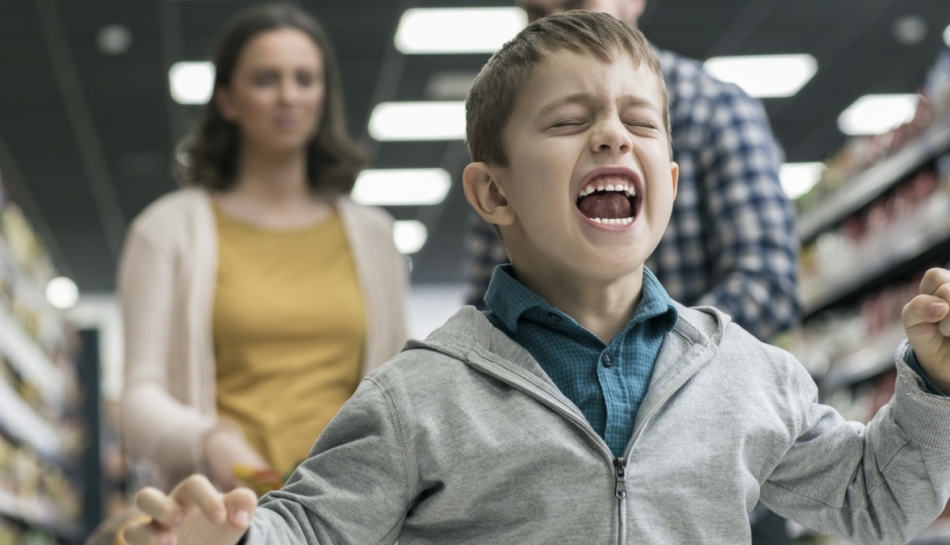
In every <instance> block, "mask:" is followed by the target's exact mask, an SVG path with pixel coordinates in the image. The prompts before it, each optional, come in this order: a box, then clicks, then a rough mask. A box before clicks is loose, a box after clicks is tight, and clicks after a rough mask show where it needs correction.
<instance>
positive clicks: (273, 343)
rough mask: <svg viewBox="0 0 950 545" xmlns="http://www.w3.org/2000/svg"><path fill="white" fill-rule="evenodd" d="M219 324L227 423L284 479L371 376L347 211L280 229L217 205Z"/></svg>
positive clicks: (221, 403) (215, 321)
mask: <svg viewBox="0 0 950 545" xmlns="http://www.w3.org/2000/svg"><path fill="white" fill-rule="evenodd" d="M215 222H216V224H217V229H218V279H217V280H218V281H217V286H216V288H215V296H214V309H213V317H212V328H213V334H214V352H215V359H216V365H217V404H218V412H219V417H220V418H222V419H226V420H230V421H232V422H234V423H236V424H238V425H239V426H240V427H241V429H242V430H243V431H244V434H245V436H246V437H247V439H248V442H249V443H250V444H251V445H252V446H253V447H254V448H256V449H257V450H258V452H260V453H261V454H262V455H263V456H264V459H266V460H267V462H268V463H270V464H271V467H273V468H274V469H275V470H277V471H279V472H280V473H282V474H283V473H286V472H287V471H288V470H290V469H291V468H293V467H294V466H295V465H296V464H297V463H298V462H300V461H301V460H303V459H304V458H306V457H307V454H308V453H309V452H310V447H312V446H313V442H314V441H315V440H316V438H317V436H318V435H320V433H321V432H322V431H323V428H325V427H326V425H327V424H328V423H329V422H330V419H331V418H333V415H335V414H336V412H337V411H338V410H339V409H340V407H341V406H342V405H343V403H345V402H346V400H347V399H349V398H350V396H351V395H352V394H353V392H354V391H356V387H357V385H358V384H359V381H360V378H361V376H360V375H361V368H360V362H361V361H362V350H363V343H364V341H365V339H366V317H365V313H364V309H363V298H362V294H361V292H360V288H359V285H358V281H357V276H356V270H355V268H354V265H353V259H352V257H351V255H350V249H349V246H348V244H347V240H346V234H345V232H344V230H343V224H342V222H341V220H340V216H339V214H338V213H337V212H336V211H335V210H334V211H333V212H332V213H331V214H330V217H329V218H328V219H326V220H324V221H322V222H320V223H319V224H318V225H316V226H313V227H308V228H303V229H295V230H270V229H265V228H260V227H256V226H252V225H249V224H246V223H243V222H241V221H239V220H237V219H235V218H232V217H229V216H228V215H227V214H226V213H224V212H222V211H221V210H219V209H218V208H217V207H215Z"/></svg>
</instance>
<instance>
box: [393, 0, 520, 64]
mask: <svg viewBox="0 0 950 545" xmlns="http://www.w3.org/2000/svg"><path fill="white" fill-rule="evenodd" d="M527 24H528V18H527V15H526V14H525V12H524V10H523V9H521V8H518V7H496V8H412V9H407V10H406V11H405V12H404V13H403V14H402V17H401V18H400V19H399V26H398V27H397V28H396V37H395V42H396V49H398V50H399V51H400V52H402V53H406V54H433V53H435V54H445V53H494V52H495V51H497V50H498V49H499V48H501V46H502V45H504V43H505V42H507V41H508V40H510V39H512V38H514V37H515V34H517V33H518V32H519V31H521V29H523V28H524V27H525V25H527Z"/></svg>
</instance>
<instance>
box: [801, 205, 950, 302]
mask: <svg viewBox="0 0 950 545" xmlns="http://www.w3.org/2000/svg"><path fill="white" fill-rule="evenodd" d="M947 241H950V196H946V195H945V194H942V195H941V196H940V197H939V198H938V197H935V198H934V199H932V200H931V201H930V202H928V203H927V208H926V209H925V210H921V211H920V213H918V214H914V216H913V217H911V218H909V219H908V220H907V221H905V222H903V224H901V225H897V226H895V227H894V228H893V229H888V231H887V232H886V233H884V234H883V235H881V238H880V239H879V240H878V241H876V242H872V243H869V245H868V246H869V247H872V248H873V251H864V252H861V253H856V254H855V256H853V257H852V258H851V259H850V260H848V261H843V262H842V263H839V264H838V265H839V267H838V269H837V271H836V272H835V273H833V274H826V275H823V276H820V277H818V278H812V279H806V278H803V279H802V281H801V282H800V285H799V288H800V289H799V299H800V301H801V303H802V310H803V312H804V315H805V316H809V315H811V314H814V313H815V312H816V311H818V310H820V309H822V308H825V307H827V306H829V305H830V304H832V303H834V302H835V301H837V300H840V299H843V298H845V297H847V296H848V295H850V294H852V293H854V292H856V291H857V290H859V289H861V288H862V287H864V286H865V285H867V284H868V283H869V282H871V281H873V280H874V279H875V278H878V277H880V276H881V275H883V274H885V273H887V272H888V271H891V270H893V269H894V268H896V267H898V266H900V265H902V264H904V263H906V262H908V261H909V260H911V259H914V258H916V257H918V256H920V255H922V254H924V253H925V252H927V251H928V250H930V249H932V248H935V247H937V246H938V245H940V244H941V243H944V242H947Z"/></svg>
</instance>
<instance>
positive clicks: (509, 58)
mask: <svg viewBox="0 0 950 545" xmlns="http://www.w3.org/2000/svg"><path fill="white" fill-rule="evenodd" d="M561 50H568V51H573V52H575V53H589V54H593V55H594V56H596V57H597V58H599V59H601V60H603V61H606V62H612V61H614V60H615V57H616V55H617V53H626V54H627V55H629V56H630V57H631V58H632V59H633V66H632V67H633V68H636V67H638V66H640V63H641V62H645V63H647V67H648V68H649V69H650V71H651V72H652V73H653V74H655V75H656V76H657V78H658V79H659V80H660V93H661V96H662V97H663V109H664V115H663V121H664V123H665V127H666V131H667V139H668V140H669V141H670V142H671V144H670V145H671V146H672V140H671V139H670V138H669V130H670V113H669V104H668V100H669V99H668V96H667V92H666V84H665V83H664V82H663V72H662V71H661V70H660V60H659V58H657V55H656V52H655V51H653V48H652V47H651V46H650V44H649V42H647V40H646V38H644V36H643V33H641V32H640V31H639V30H637V29H635V28H632V27H630V26H629V25H627V24H625V23H623V22H621V21H619V20H617V19H615V18H614V17H611V16H610V15H606V14H603V13H592V12H588V11H579V10H575V11H568V12H565V13H561V14H558V15H552V16H550V17H545V18H543V19H540V20H538V21H536V22H534V23H532V24H531V25H529V26H528V27H527V28H525V29H524V30H522V31H521V32H520V33H518V35H517V36H515V37H514V38H513V39H512V40H511V41H509V42H508V43H506V44H505V45H504V46H502V48H501V49H500V50H499V51H498V52H496V53H495V54H494V55H492V57H491V58H490V59H489V60H488V62H487V63H486V64H485V66H484V67H483V68H482V70H481V72H479V74H478V77H476V78H475V82H474V83H473V84H472V88H471V89H470V90H469V92H468V97H466V99H465V132H466V141H467V143H468V151H469V154H470V155H471V156H472V161H477V162H485V163H489V164H495V165H500V166H507V165H508V155H507V153H506V152H505V146H504V138H503V131H504V128H505V125H506V124H507V123H508V119H509V118H510V117H511V110H512V108H513V107H514V103H515V100H516V99H517V97H518V93H519V92H520V91H521V88H522V87H523V86H524V84H525V82H526V81H527V80H528V78H529V77H530V76H531V73H532V71H533V70H534V67H535V66H537V65H538V64H540V63H541V61H543V60H544V58H545V55H546V54H549V53H552V52H555V51H561ZM670 156H671V157H672V148H671V149H670Z"/></svg>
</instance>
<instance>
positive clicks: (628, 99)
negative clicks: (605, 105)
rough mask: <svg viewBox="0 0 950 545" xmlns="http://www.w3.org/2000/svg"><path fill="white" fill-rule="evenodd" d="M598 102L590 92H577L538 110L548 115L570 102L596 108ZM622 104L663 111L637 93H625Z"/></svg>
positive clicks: (624, 106)
mask: <svg viewBox="0 0 950 545" xmlns="http://www.w3.org/2000/svg"><path fill="white" fill-rule="evenodd" d="M596 103H597V99H596V98H595V97H594V95H592V94H590V93H575V94H573V95H568V96H566V97H564V98H560V99H558V100H555V101H554V102H552V103H550V104H546V105H545V106H544V107H542V108H541V110H539V111H538V115H539V116H544V115H547V114H548V113H550V112H552V111H554V110H556V109H558V108H560V107H562V106H566V105H568V104H580V105H581V106H584V107H586V108H589V109H595V108H596ZM620 106H621V108H631V107H633V108H648V109H650V110H653V111H654V112H656V113H658V114H660V113H662V112H661V110H660V108H658V107H657V105H656V104H654V103H653V102H651V101H649V100H647V99H645V98H643V97H638V96H635V95H624V96H623V97H622V98H621V101H620Z"/></svg>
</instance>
